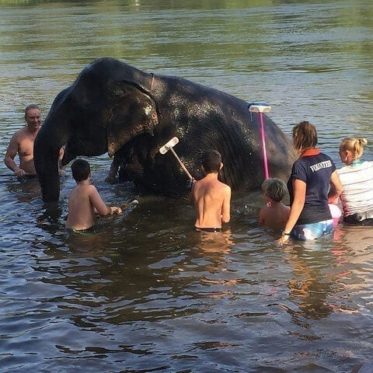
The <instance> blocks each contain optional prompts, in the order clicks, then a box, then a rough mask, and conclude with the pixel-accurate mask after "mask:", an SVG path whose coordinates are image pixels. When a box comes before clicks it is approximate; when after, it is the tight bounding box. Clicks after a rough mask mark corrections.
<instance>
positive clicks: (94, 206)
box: [66, 159, 122, 231]
mask: <svg viewBox="0 0 373 373" xmlns="http://www.w3.org/2000/svg"><path fill="white" fill-rule="evenodd" d="M71 171H72V174H73V178H74V179H75V181H76V184H77V185H76V186H75V188H74V189H73V190H72V191H71V193H70V195H69V202H68V217H67V221H66V227H67V228H69V229H72V230H73V231H83V230H87V229H90V228H92V227H93V226H94V224H95V213H96V212H97V213H98V214H99V215H101V216H105V215H113V214H120V213H122V209H121V208H120V207H109V206H107V205H106V204H105V202H104V201H103V200H102V198H101V196H100V194H99V193H98V191H97V189H96V187H95V186H94V185H92V184H91V180H90V176H91V168H90V166H89V163H88V162H87V161H86V160H84V159H76V160H75V161H74V162H73V163H72V165H71Z"/></svg>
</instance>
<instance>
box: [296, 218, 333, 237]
mask: <svg viewBox="0 0 373 373" xmlns="http://www.w3.org/2000/svg"><path fill="white" fill-rule="evenodd" d="M332 232H333V219H330V220H324V221H319V222H318V223H312V224H300V225H296V226H295V227H294V228H293V230H292V231H291V236H292V237H294V238H296V239H297V240H302V241H306V240H315V239H316V238H320V237H321V236H324V235H326V234H330V233H332Z"/></svg>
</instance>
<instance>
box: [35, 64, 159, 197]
mask: <svg viewBox="0 0 373 373" xmlns="http://www.w3.org/2000/svg"><path fill="white" fill-rule="evenodd" d="M149 79H151V75H149V76H148V74H144V73H142V72H140V71H139V70H136V69H134V68H132V67H130V66H128V65H126V64H123V63H121V62H119V61H116V60H111V59H102V60H100V61H99V62H96V63H95V64H93V65H90V66H88V67H87V68H86V69H84V70H83V71H82V73H81V74H80V76H79V77H78V78H77V80H76V81H75V83H74V84H73V85H72V86H71V87H69V88H68V89H66V90H64V91H62V92H61V93H60V94H59V95H58V96H57V98H56V99H55V101H54V102H53V104H52V107H51V109H50V111H49V113H48V116H47V118H46V120H45V123H44V124H43V126H42V128H41V130H40V131H39V134H38V136H37V139H36V141H35V149H34V155H35V167H36V171H37V173H38V177H39V180H40V184H41V189H42V194H43V200H44V201H46V202H50V201H56V200H58V197H59V175H58V153H59V149H60V147H62V146H65V154H64V158H63V160H62V163H63V164H67V163H69V162H70V161H71V160H72V159H74V158H75V157H76V156H79V155H86V156H94V155H101V154H104V153H106V152H108V153H109V155H110V156H112V155H114V154H115V153H116V152H117V151H118V150H119V149H120V148H121V147H122V146H123V145H124V144H126V143H127V142H128V141H130V140H131V139H132V138H133V137H135V136H137V135H140V134H144V133H153V131H154V129H155V128H156V126H157V125H158V114H157V108H156V105H155V102H154V100H153V99H152V97H151V96H150V94H149V93H148V90H147V86H149V83H148V80H149Z"/></svg>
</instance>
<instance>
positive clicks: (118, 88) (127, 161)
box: [34, 57, 295, 202]
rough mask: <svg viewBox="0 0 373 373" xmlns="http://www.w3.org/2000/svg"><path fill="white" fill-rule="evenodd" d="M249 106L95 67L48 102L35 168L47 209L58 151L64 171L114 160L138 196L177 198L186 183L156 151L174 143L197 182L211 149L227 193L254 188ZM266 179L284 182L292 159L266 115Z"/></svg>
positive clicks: (257, 168)
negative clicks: (89, 160)
mask: <svg viewBox="0 0 373 373" xmlns="http://www.w3.org/2000/svg"><path fill="white" fill-rule="evenodd" d="M249 106H250V103H248V102H246V101H244V100H242V99H239V98H237V97H235V96H233V95H230V94H227V93H224V92H222V91H219V90H217V89H214V88H209V87H206V86H203V85H200V84H198V83H194V82H192V81H189V80H186V79H183V78H180V77H174V76H165V75H157V74H154V73H148V72H144V71H141V70H139V69H137V68H135V67H133V66H131V65H129V64H127V63H125V62H122V61H120V60H117V59H114V58H109V57H104V58H99V59H96V60H94V61H93V62H92V63H91V64H89V65H87V66H86V67H85V68H84V69H83V70H82V71H81V72H80V74H79V75H78V77H77V78H76V80H75V82H74V83H73V84H72V85H71V86H69V87H68V88H65V89H64V90H62V91H61V92H60V93H59V94H58V95H57V97H56V98H55V99H54V101H53V103H52V106H51V108H50V110H49V112H48V115H47V117H46V119H45V122H44V123H43V125H42V127H41V129H40V131H39V133H38V135H37V138H36V140H35V144H34V162H35V168H36V172H37V175H38V178H39V182H40V186H41V191H42V198H43V200H44V201H45V202H53V201H58V199H59V193H60V180H59V174H58V166H57V165H58V154H59V149H60V148H61V147H62V146H65V154H64V157H63V160H62V163H63V164H64V165H66V164H68V163H69V162H70V161H71V160H73V159H74V158H76V157H77V156H98V155H102V154H105V153H106V152H107V153H108V155H109V156H110V157H113V156H114V162H113V165H112V169H111V176H112V177H113V176H114V175H115V173H116V170H117V169H118V168H120V169H121V173H122V174H123V175H124V177H125V178H126V180H129V181H133V182H134V184H135V185H136V186H137V187H139V188H142V190H144V191H149V192H152V193H160V194H163V195H173V196H182V195H185V193H187V192H188V188H189V187H190V183H188V177H187V176H186V175H185V173H184V172H183V170H182V168H181V167H180V165H179V163H178V162H177V160H176V159H175V158H174V157H173V154H171V152H168V153H166V154H165V155H162V154H160V153H159V148H160V147H162V146H163V145H164V144H165V143H167V142H168V141H169V140H170V139H171V138H173V137H175V136H176V137H178V139H179V144H178V145H176V146H175V148H174V150H175V151H176V153H177V154H178V155H179V157H180V159H181V160H182V162H183V163H184V165H185V166H186V167H187V169H188V170H189V171H190V172H191V174H192V175H193V177H194V178H195V179H198V178H200V177H202V175H203V172H202V171H203V170H202V169H201V166H200V156H201V153H202V152H203V151H204V150H207V149H216V150H218V151H219V152H220V153H221V155H222V159H223V164H224V167H223V169H222V171H221V173H220V179H221V180H222V181H223V182H225V183H227V184H228V185H230V186H231V188H232V190H233V191H243V190H255V189H258V188H259V187H260V185H261V183H262V181H263V180H264V171H263V159H264V158H265V157H264V156H263V151H262V146H261V137H260V120H259V114H257V113H251V112H249V110H248V108H249ZM263 117H264V126H265V127H264V128H265V131H266V133H265V136H266V137H265V141H266V150H267V158H268V164H269V170H270V176H271V177H278V178H281V179H286V178H287V177H288V175H289V173H290V169H291V164H292V162H293V161H294V159H295V154H294V150H293V147H292V144H291V141H290V139H289V138H288V136H287V135H286V134H284V133H283V132H282V131H281V129H280V128H279V127H278V126H277V125H276V124H275V123H274V122H273V121H272V120H271V119H270V118H269V117H268V116H267V115H265V114H263Z"/></svg>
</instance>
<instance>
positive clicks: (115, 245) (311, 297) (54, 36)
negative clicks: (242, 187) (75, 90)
mask: <svg viewBox="0 0 373 373" xmlns="http://www.w3.org/2000/svg"><path fill="white" fill-rule="evenodd" d="M372 34H373V2H371V1H370V0H345V1H344V0H340V1H337V0H334V1H331V0H324V1H322V2H320V1H306V0H303V1H297V2H294V1H289V0H287V1H286V0H283V1H282V0H277V1H276V0H273V1H270V0H256V1H244V0H236V1H223V0H206V1H205V0H203V1H194V0H184V1H172V0H168V1H165V0H160V1H153V0H146V1H141V0H137V1H135V0H134V1H129V0H128V1H86V2H79V1H65V2H62V1H61V2H58V1H50V2H49V1H1V2H0V51H1V53H0V71H1V75H0V82H1V86H0V87H1V88H0V118H1V119H0V134H1V137H0V150H1V153H2V154H4V153H5V150H6V146H7V144H8V142H9V139H10V137H11V135H12V134H13V133H14V131H16V130H17V129H18V128H20V127H21V126H22V125H23V110H24V107H25V106H26V105H27V104H29V103H38V104H39V105H40V106H41V108H42V112H43V115H44V117H45V116H46V114H47V112H48V110H49V107H50V105H51V103H52V101H53V99H54V97H55V96H56V95H57V93H58V92H59V91H60V90H62V89H63V88H65V87H66V86H68V85H69V84H70V83H71V82H72V81H73V80H74V79H75V77H76V76H77V74H78V73H79V72H80V71H81V69H82V68H83V67H84V66H85V65H86V64H88V63H90V62H91V61H92V60H94V59H95V58H97V57H102V56H111V57H115V58H118V59H121V60H123V61H125V62H127V63H130V64H131V65H133V66H135V67H137V68H140V69H143V70H146V71H149V72H155V73H157V74H167V75H178V76H181V77H184V78H187V79H190V80H193V81H195V82H198V83H202V84H205V85H208V86H211V87H214V88H217V89H220V90H222V91H225V92H228V93H231V94H233V95H236V96H238V97H240V98H243V99H245V100H247V101H266V102H268V103H270V104H271V106H272V112H271V117H272V119H273V120H274V121H275V122H277V123H278V125H279V126H280V127H281V128H282V129H283V131H284V132H286V133H288V134H290V133H291V126H292V125H293V124H294V123H296V122H299V121H300V120H303V119H307V120H310V121H311V122H313V123H315V124H316V126H317V127H318V131H319V143H320V146H321V147H322V149H323V150H324V151H325V152H327V153H328V154H330V155H331V156H332V157H333V158H334V160H335V162H336V163H337V165H338V166H340V161H339V159H338V144H339V141H340V139H341V138H342V137H345V136H348V135H359V136H364V137H366V138H367V139H368V141H369V142H370V143H371V144H372V143H373V125H372V117H373V88H372V87H373V64H372V60H373V39H372ZM365 158H366V159H370V160H372V159H373V147H372V146H371V147H370V148H368V149H367V151H366V153H365ZM89 161H90V162H91V164H92V168H93V180H94V183H95V184H96V186H97V188H98V189H99V191H100V192H101V194H102V195H103V197H104V199H105V200H106V201H108V202H110V203H122V202H125V201H130V200H132V199H133V198H137V199H138V200H139V204H138V205H137V206H131V207H130V208H128V209H127V210H126V211H125V213H124V214H123V215H122V216H119V217H113V218H107V219H101V220H100V221H99V222H98V233H97V234H95V235H93V236H79V237H75V236H68V235H67V234H66V233H65V231H64V218H65V216H66V201H67V195H68V192H69V191H70V190H71V188H72V187H73V185H74V183H73V182H72V179H71V175H70V173H69V170H67V172H66V175H65V177H64V179H63V182H62V192H61V200H60V204H59V208H58V209H57V210H54V211H53V213H51V211H46V209H45V207H44V205H43V203H42V201H41V199H40V189H39V186H38V183H37V182H36V181H29V182H24V183H20V182H18V181H17V180H15V179H14V178H13V177H12V176H11V175H10V172H9V171H8V170H7V169H6V167H5V166H4V164H3V163H2V164H1V165H0V201H1V205H0V206H1V210H0V237H1V238H0V304H1V307H0V335H1V337H0V368H1V370H2V371H12V372H21V371H27V370H29V371H40V372H42V371H43V372H52V371H53V372H57V371H69V372H70V371H74V372H79V371H84V372H89V371H92V372H95V371H104V372H119V371H126V372H150V371H157V372H351V371H353V370H355V371H356V370H357V369H359V368H360V367H361V366H363V367H364V369H366V370H364V371H369V372H371V371H373V365H372V364H373V363H372V360H373V359H372V351H373V316H372V311H373V297H372V287H373V274H372V273H373V232H372V229H371V228H359V227H340V228H339V229H338V231H337V232H336V234H335V236H334V238H333V239H324V240H320V241H318V242H313V243H307V244H303V243H299V242H293V243H291V244H289V245H288V246H286V247H284V248H279V247H277V246H276V244H275V239H276V238H277V237H276V236H274V235H273V234H272V233H271V232H268V231H266V230H264V229H262V228H260V227H258V226H257V223H256V217H257V210H258V207H259V206H260V205H261V203H262V202H261V200H260V198H258V195H257V194H252V195H244V196H242V195H240V196H238V195H234V198H233V202H232V222H231V224H230V226H229V229H228V230H227V232H225V233H224V234H223V235H219V236H218V235H204V236H201V235H200V234H197V233H196V232H193V230H192V224H193V218H194V215H193V210H192V207H191V206H190V204H189V202H188V201H187V200H186V199H185V200H184V199H182V200H176V201H175V200H171V199H167V198H163V197H159V196H142V195H138V194H137V192H136V191H135V190H134V189H133V187H132V185H130V184H128V185H127V184H126V185H118V184H117V185H114V186H112V185H108V184H106V183H105V182H104V178H105V176H106V172H107V170H108V167H109V165H110V160H109V159H108V157H107V155H103V156H100V157H94V158H90V159H89Z"/></svg>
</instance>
